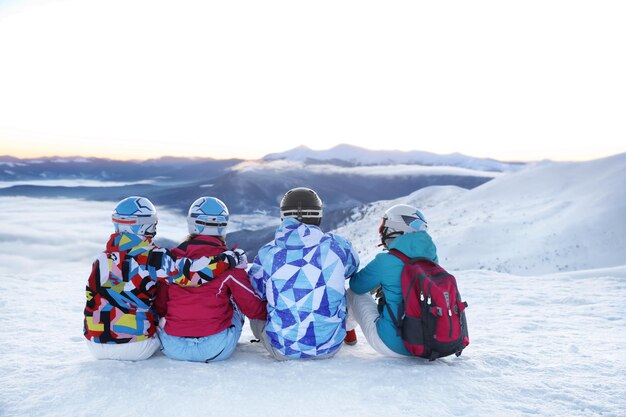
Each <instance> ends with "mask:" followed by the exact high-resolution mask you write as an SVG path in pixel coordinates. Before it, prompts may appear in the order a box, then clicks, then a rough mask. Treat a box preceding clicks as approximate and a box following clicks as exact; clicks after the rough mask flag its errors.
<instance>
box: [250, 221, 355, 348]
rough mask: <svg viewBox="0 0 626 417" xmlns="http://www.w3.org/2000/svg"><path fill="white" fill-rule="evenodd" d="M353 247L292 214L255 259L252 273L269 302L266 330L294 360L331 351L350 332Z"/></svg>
mask: <svg viewBox="0 0 626 417" xmlns="http://www.w3.org/2000/svg"><path fill="white" fill-rule="evenodd" d="M358 265H359V259H358V255H357V254H356V252H355V251H354V250H353V249H352V245H351V244H350V243H349V242H348V241H346V240H344V239H343V238H342V237H340V236H338V235H335V234H332V233H324V232H322V231H321V230H320V228H319V227H317V226H311V225H307V224H304V223H300V222H299V221H298V220H296V219H294V218H287V219H285V220H284V221H283V223H282V224H281V225H280V227H279V228H278V229H277V230H276V234H275V239H274V240H273V241H272V242H270V243H268V244H266V245H265V246H263V247H262V248H261V249H260V250H259V252H258V255H257V256H256V257H255V259H254V262H253V264H252V267H251V268H250V271H249V276H250V279H251V282H252V286H253V287H254V289H255V291H256V292H257V293H258V294H259V295H260V296H261V298H263V299H266V300H267V325H266V327H265V332H266V334H267V336H268V338H269V340H270V342H271V344H272V346H273V347H274V348H275V349H276V350H278V351H279V352H280V353H281V354H283V355H284V356H287V357H289V358H311V357H316V356H321V355H326V354H330V353H332V352H334V351H336V350H337V349H339V347H340V346H341V344H342V342H343V339H344V337H345V335H346V330H345V317H346V296H345V286H346V282H345V280H346V279H347V278H349V277H350V276H351V275H352V274H353V273H354V272H355V271H356V270H357V268H358Z"/></svg>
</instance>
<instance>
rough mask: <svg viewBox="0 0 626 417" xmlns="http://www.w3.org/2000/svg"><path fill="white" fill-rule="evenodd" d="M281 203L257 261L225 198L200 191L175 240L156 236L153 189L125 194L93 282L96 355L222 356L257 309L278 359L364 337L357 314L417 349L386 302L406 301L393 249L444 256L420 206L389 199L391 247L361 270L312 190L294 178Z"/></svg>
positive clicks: (87, 324) (328, 351)
mask: <svg viewBox="0 0 626 417" xmlns="http://www.w3.org/2000/svg"><path fill="white" fill-rule="evenodd" d="M280 215H281V224H280V226H279V227H278V228H277V230H276V233H275V238H274V240H272V241H271V242H269V243H267V244H266V245H264V246H263V247H261V248H260V249H259V251H258V254H257V256H256V257H255V258H254V261H253V262H252V264H251V265H248V260H247V258H246V255H245V253H244V251H242V250H241V249H229V247H228V246H227V243H226V229H227V225H228V219H229V213H228V208H227V207H226V205H225V204H224V203H223V202H222V201H221V200H219V199H217V198H215V197H201V198H199V199H197V200H196V201H195V202H194V203H193V204H192V205H191V207H190V208H189V212H188V216H187V221H188V229H189V236H188V237H187V239H185V241H183V242H182V243H181V244H180V245H178V246H177V247H176V248H174V249H171V250H169V249H165V248H160V247H158V246H157V245H156V244H155V243H154V242H153V238H154V236H155V235H156V226H157V213H156V209H155V207H154V205H153V204H152V203H151V202H150V201H149V200H148V199H147V198H145V197H128V198H125V199H123V200H122V201H120V202H119V203H118V204H117V205H116V207H115V209H114V212H113V215H112V220H113V225H114V227H115V233H113V234H112V235H111V236H110V238H109V240H108V242H107V244H106V249H105V251H104V252H102V253H101V254H100V255H99V256H98V257H97V258H96V260H95V261H94V263H93V266H92V270H91V274H90V276H89V280H88V283H87V288H86V292H87V303H86V306H85V320H84V335H85V338H86V339H87V345H88V346H89V350H90V351H91V352H92V354H93V355H94V356H95V357H96V358H98V359H118V360H142V359H147V358H149V357H151V356H152V355H153V354H154V353H155V352H156V351H157V350H159V349H161V350H162V352H163V353H164V354H165V355H166V356H168V357H170V358H172V359H177V360H186V361H198V362H212V361H219V360H224V359H227V358H229V357H230V356H231V355H232V354H233V352H234V351H235V349H236V346H237V342H238V340H239V338H240V336H241V332H242V327H243V324H244V317H248V321H249V324H250V328H251V330H252V333H253V334H254V337H255V338H257V339H258V341H260V342H261V344H262V345H263V346H264V347H265V349H267V351H268V352H269V354H270V355H271V357H273V358H275V359H277V360H289V359H322V358H329V357H332V356H333V355H335V354H336V353H337V352H338V351H339V349H340V348H341V347H342V345H343V344H344V343H345V344H348V345H353V344H355V343H356V333H355V331H354V329H355V327H356V326H357V325H358V326H360V327H361V330H362V332H363V334H364V336H365V338H366V339H367V342H368V343H369V345H370V346H371V347H372V348H373V349H374V350H375V351H377V352H379V353H381V354H383V355H386V356H392V357H407V356H411V353H410V352H409V351H407V349H406V347H405V345H404V344H403V342H402V339H401V337H400V334H399V332H398V329H397V327H396V325H395V324H394V322H395V320H394V318H392V317H390V314H389V311H390V310H391V311H397V308H398V305H399V304H400V303H401V301H402V290H401V283H400V276H401V272H402V269H403V262H402V261H401V260H400V259H398V258H397V257H395V256H392V255H391V254H390V253H388V252H387V250H391V249H396V250H398V251H400V252H402V253H404V254H405V255H406V256H408V257H411V258H415V257H420V258H428V259H430V260H432V261H433V262H437V251H436V247H435V245H434V243H433V241H432V239H431V237H430V236H429V234H428V233H427V227H428V226H427V223H426V220H425V218H424V216H423V215H422V213H421V212H420V211H419V210H417V209H416V208H415V207H412V206H409V205H395V206H393V207H391V208H389V209H388V210H387V211H386V212H385V213H384V215H383V218H382V223H381V226H380V229H379V234H380V238H381V244H382V246H383V247H384V249H385V250H384V251H383V252H381V253H379V254H378V255H377V256H376V257H375V258H374V259H373V260H372V261H371V262H370V263H369V264H368V265H367V266H365V267H364V268H362V269H360V270H359V258H358V255H357V253H356V252H355V250H354V249H353V248H352V245H351V244H350V242H348V241H347V240H346V239H344V238H342V237H341V236H339V235H337V234H333V233H324V232H323V231H322V230H321V229H320V222H321V220H322V200H321V199H320V197H319V196H318V194H317V193H316V192H315V191H313V190H311V189H309V188H294V189H292V190H289V191H288V192H287V193H286V194H285V195H284V197H283V198H282V200H281V203H280ZM346 280H349V285H346ZM346 287H349V288H348V289H346ZM376 290H378V295H379V298H380V300H379V302H377V301H376V300H375V298H374V297H372V295H371V292H374V291H376ZM382 300H384V304H387V308H383V302H381V301H382Z"/></svg>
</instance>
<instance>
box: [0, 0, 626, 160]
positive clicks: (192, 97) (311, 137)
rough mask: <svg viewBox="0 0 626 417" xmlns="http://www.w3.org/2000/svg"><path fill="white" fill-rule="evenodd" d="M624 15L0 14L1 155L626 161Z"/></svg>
mask: <svg viewBox="0 0 626 417" xmlns="http://www.w3.org/2000/svg"><path fill="white" fill-rule="evenodd" d="M624 22H626V2H624V1H622V0H619V1H601V0H593V1H591V0H581V1H576V0H569V1H551V0H540V1H535V0H530V1H529V0H526V1H506V0H494V1H467V0H465V1H429V2H422V1H417V0H413V1H376V2H375V1H367V0H365V1H340V0H332V1H324V0H316V1H307V2H303V1H294V0H288V1H245V0H242V1H186V0H181V1H160V0H157V1H154V0H150V1H144V0H141V1H132V0H124V1H119V0H108V1H95V0H64V1H61V0H32V1H29V0H12V1H6V0H0V155H2V154H9V155H14V156H19V157H38V156H52V155H60V156H70V155H78V156H101V157H109V158H116V159H146V158H152V157H158V156H163V155H172V156H201V157H216V158H228V157H239V158H258V157H261V156H263V155H265V154H267V153H271V152H280V151H284V150H287V149H291V148H294V147H296V146H298V145H306V146H308V147H310V148H312V149H328V148H330V147H332V146H335V145H337V144H339V143H350V144H354V145H358V146H362V147H366V148H370V149H390V150H391V149H398V150H423V151H430V152H435V153H451V152H461V153H464V154H467V155H472V156H478V157H493V158H496V159H504V160H537V159H545V158H549V159H555V160H585V159H595V158H598V157H603V156H608V155H612V154H616V153H621V152H626V75H625V74H626V24H625V23H624Z"/></svg>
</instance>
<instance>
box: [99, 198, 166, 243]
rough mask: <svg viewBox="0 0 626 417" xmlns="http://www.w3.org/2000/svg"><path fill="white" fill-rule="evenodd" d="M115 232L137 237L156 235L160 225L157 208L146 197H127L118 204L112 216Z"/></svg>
mask: <svg viewBox="0 0 626 417" xmlns="http://www.w3.org/2000/svg"><path fill="white" fill-rule="evenodd" d="M111 220H112V221H113V226H114V227H115V231H116V232H118V233H133V234H136V235H145V236H154V235H156V225H157V223H158V219H157V212H156V208H154V204H152V202H151V201H150V200H148V199H147V198H145V197H137V196H132V197H127V198H125V199H123V200H122V201H120V202H119V203H117V205H116V206H115V209H114V210H113V215H112V216H111Z"/></svg>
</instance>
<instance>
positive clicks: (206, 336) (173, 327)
mask: <svg viewBox="0 0 626 417" xmlns="http://www.w3.org/2000/svg"><path fill="white" fill-rule="evenodd" d="M228 217H229V214H228V208H227V207H226V205H225V204H224V203H223V202H222V201H221V200H219V199H217V198H214V197H200V198H199V199H197V200H196V201H194V202H193V204H192V205H191V207H190V208H189V213H188V216H187V223H188V228H189V233H190V235H189V237H188V238H187V239H186V240H185V241H184V242H183V243H181V244H180V245H179V246H178V247H176V248H175V249H173V250H172V254H173V255H175V256H177V257H185V258H189V259H198V258H200V257H202V256H208V257H211V256H217V255H219V254H220V253H223V252H224V251H226V250H227V248H226V240H225V239H226V227H227V225H228ZM235 253H237V254H239V255H240V259H241V262H240V263H239V265H238V266H237V268H235V269H229V270H227V271H225V272H223V273H221V274H218V275H216V276H214V278H213V279H211V280H210V281H209V282H207V283H205V284H204V285H202V286H198V287H182V286H180V285H177V284H169V285H168V284H160V285H159V288H158V290H157V299H156V302H155V309H156V311H157V313H158V314H159V316H161V317H163V319H162V321H161V324H162V326H159V330H158V331H159V338H160V339H161V343H162V345H163V353H165V355H166V356H168V357H170V358H172V359H177V360H187V361H194V362H214V361H220V360H224V359H228V358H229V357H230V356H231V355H232V353H233V352H234V350H235V347H236V346H237V341H238V340H239V337H240V336H241V329H242V326H243V322H244V316H243V315H244V314H245V315H246V316H248V317H249V318H251V319H257V320H265V318H266V316H267V314H266V303H265V302H264V301H261V299H260V298H259V296H258V295H256V294H255V292H254V290H253V289H252V287H251V285H250V281H249V280H248V275H247V274H246V270H245V268H246V266H247V262H246V260H245V253H243V251H241V250H240V249H235Z"/></svg>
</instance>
